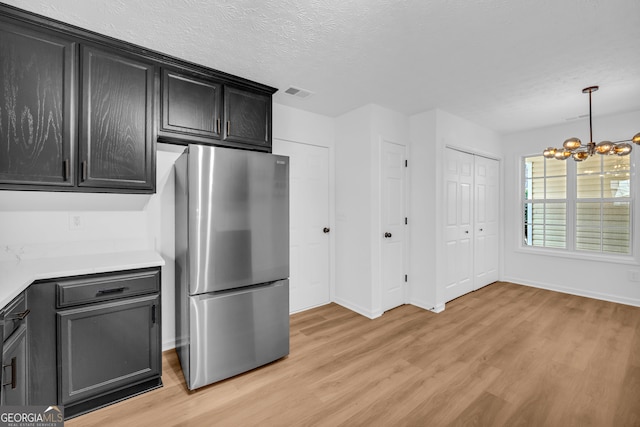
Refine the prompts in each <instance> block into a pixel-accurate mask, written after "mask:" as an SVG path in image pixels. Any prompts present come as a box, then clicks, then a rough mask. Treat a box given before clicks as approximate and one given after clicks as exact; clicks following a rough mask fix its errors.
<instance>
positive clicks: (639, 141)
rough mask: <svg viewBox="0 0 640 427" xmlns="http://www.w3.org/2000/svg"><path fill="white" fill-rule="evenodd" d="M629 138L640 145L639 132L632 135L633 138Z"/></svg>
mask: <svg viewBox="0 0 640 427" xmlns="http://www.w3.org/2000/svg"><path fill="white" fill-rule="evenodd" d="M631 140H632V141H633V143H634V144H638V145H640V132H638V133H636V134H635V135H633V138H632V139H631Z"/></svg>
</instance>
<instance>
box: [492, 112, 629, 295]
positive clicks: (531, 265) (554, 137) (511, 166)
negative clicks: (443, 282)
mask: <svg viewBox="0 0 640 427" xmlns="http://www.w3.org/2000/svg"><path fill="white" fill-rule="evenodd" d="M593 130H594V138H595V139H596V140H597V141H601V140H604V139H608V140H611V141H617V140H622V139H628V138H631V137H632V136H633V135H635V134H636V133H637V132H639V131H640V111H636V112H631V113H625V114H619V115H616V116H610V117H594V120H593ZM572 136H577V137H578V138H580V139H581V140H582V141H588V139H589V122H588V121H586V120H580V121H575V122H571V123H568V124H564V125H559V126H553V127H548V128H543V129H537V130H532V131H527V132H520V133H514V134H511V135H505V136H504V137H503V145H502V146H503V151H504V154H505V161H504V163H505V167H504V174H505V177H506V179H505V180H504V199H505V206H504V221H503V223H504V263H503V279H504V280H507V281H511V282H515V283H520V284H526V285H531V286H537V287H541V288H546V289H552V290H557V291H561V292H567V293H571V294H576V295H582V296H588V297H594V298H599V299H604V300H609V301H615V302H621V303H626V304H631V305H636V306H640V281H632V280H631V277H632V275H633V274H634V272H635V273H636V274H637V275H638V277H639V278H640V261H639V260H640V178H639V176H638V167H640V147H639V146H634V149H633V152H632V153H631V155H632V162H633V163H634V164H635V168H636V172H635V174H634V176H633V177H632V180H633V182H632V191H633V194H634V195H635V197H636V203H635V205H634V206H633V215H634V230H633V232H634V235H633V241H634V244H635V247H634V254H635V255H634V258H635V260H634V261H632V262H631V263H629V264H621V263H619V262H616V259H615V258H608V259H600V260H598V259H593V258H591V259H590V258H588V257H589V255H584V256H582V257H581V258H568V257H564V256H553V255H550V254H548V252H547V253H546V254H544V253H540V252H537V253H536V252H534V251H531V250H526V249H524V250H523V249H521V248H520V239H521V216H520V212H521V209H520V191H519V190H520V187H519V183H520V179H519V174H520V168H519V164H520V159H521V157H522V156H524V155H530V154H540V153H542V150H544V148H546V147H548V146H561V145H562V142H563V141H564V140H565V139H567V138H569V137H572ZM567 161H569V162H571V161H572V160H567Z"/></svg>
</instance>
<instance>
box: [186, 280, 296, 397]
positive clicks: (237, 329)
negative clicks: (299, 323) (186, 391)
mask: <svg viewBox="0 0 640 427" xmlns="http://www.w3.org/2000/svg"><path fill="white" fill-rule="evenodd" d="M189 310H190V325H189V327H190V330H191V331H190V332H191V343H190V344H191V345H190V351H189V359H190V363H189V364H190V369H185V370H184V371H185V374H187V373H188V374H187V385H188V387H189V388H190V389H192V390H193V389H196V388H198V387H202V386H204V385H207V384H211V383H213V382H216V381H219V380H222V379H225V378H229V377H231V376H234V375H236V374H239V373H242V372H246V371H248V370H251V369H253V368H256V367H258V366H261V365H264V364H266V363H269V362H272V361H274V360H277V359H279V358H281V357H284V356H286V355H287V354H289V281H288V280H280V281H278V282H274V283H272V284H269V285H265V286H259V287H252V288H249V289H246V290H242V291H233V292H228V293H224V294H222V295H207V294H204V295H196V296H192V297H189ZM182 364H183V367H184V361H182Z"/></svg>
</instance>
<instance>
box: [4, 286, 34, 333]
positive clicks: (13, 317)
mask: <svg viewBox="0 0 640 427" xmlns="http://www.w3.org/2000/svg"><path fill="white" fill-rule="evenodd" d="M28 314H29V310H27V302H26V300H25V298H24V294H20V295H18V296H17V297H16V298H14V300H13V301H11V302H10V303H9V304H8V305H7V308H5V310H4V329H3V337H4V339H5V340H6V339H7V338H9V337H10V336H11V334H12V333H13V332H14V331H15V330H16V329H18V328H19V327H20V325H22V324H23V323H24V321H25V319H26V317H27V315H28Z"/></svg>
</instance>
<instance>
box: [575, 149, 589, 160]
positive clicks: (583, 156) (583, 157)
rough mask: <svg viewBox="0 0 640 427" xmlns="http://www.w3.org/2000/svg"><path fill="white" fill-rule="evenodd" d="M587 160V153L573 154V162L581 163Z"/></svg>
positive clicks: (577, 152) (578, 152)
mask: <svg viewBox="0 0 640 427" xmlns="http://www.w3.org/2000/svg"><path fill="white" fill-rule="evenodd" d="M588 158H589V153H587V152H586V151H576V152H575V153H573V160H575V161H576V162H581V161H583V160H586V159H588Z"/></svg>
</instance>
